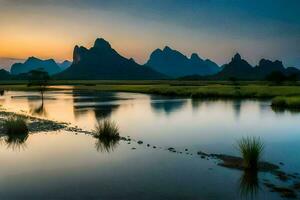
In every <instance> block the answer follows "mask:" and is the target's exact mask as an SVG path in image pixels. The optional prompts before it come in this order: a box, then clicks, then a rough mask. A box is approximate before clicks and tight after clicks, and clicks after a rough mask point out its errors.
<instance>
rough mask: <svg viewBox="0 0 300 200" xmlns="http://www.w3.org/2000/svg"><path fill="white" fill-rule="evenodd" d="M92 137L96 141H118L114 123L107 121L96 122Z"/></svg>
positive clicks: (117, 130) (118, 136)
mask: <svg viewBox="0 0 300 200" xmlns="http://www.w3.org/2000/svg"><path fill="white" fill-rule="evenodd" d="M94 137H95V138H98V139H109V140H115V139H118V140H119V139H120V135H119V128H118V126H117V125H116V123H115V122H113V121H111V120H109V119H104V120H101V121H98V124H97V125H96V128H95V131H94Z"/></svg>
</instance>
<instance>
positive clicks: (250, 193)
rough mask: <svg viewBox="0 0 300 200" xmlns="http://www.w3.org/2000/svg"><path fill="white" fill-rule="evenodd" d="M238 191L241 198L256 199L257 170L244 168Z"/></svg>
mask: <svg viewBox="0 0 300 200" xmlns="http://www.w3.org/2000/svg"><path fill="white" fill-rule="evenodd" d="M239 191H240V195H241V197H242V199H256V196H257V194H258V191H259V180H258V174H257V171H255V170H247V169H246V170H244V173H243V174H242V176H241V178H240V181H239Z"/></svg>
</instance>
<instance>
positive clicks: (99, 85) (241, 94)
mask: <svg viewBox="0 0 300 200" xmlns="http://www.w3.org/2000/svg"><path fill="white" fill-rule="evenodd" d="M62 86H65V87H62ZM0 89H2V90H23V91H28V90H38V88H37V87H28V86H27V84H26V83H25V82H16V83H14V82H2V83H0ZM51 89H76V90H96V91H111V92H137V93H147V94H158V95H167V96H180V97H191V98H231V99H247V98H256V99H263V98H264V99H266V98H268V99H272V98H275V97H279V96H286V97H290V96H300V87H299V86H298V85H297V84H294V85H287V84H286V85H273V84H272V83H270V82H254V81H253V82H249V81H245V82H239V83H238V84H233V83H231V82H228V81H219V82H216V81H212V82H209V81H203V82H202V81H51V82H50V83H49V90H51Z"/></svg>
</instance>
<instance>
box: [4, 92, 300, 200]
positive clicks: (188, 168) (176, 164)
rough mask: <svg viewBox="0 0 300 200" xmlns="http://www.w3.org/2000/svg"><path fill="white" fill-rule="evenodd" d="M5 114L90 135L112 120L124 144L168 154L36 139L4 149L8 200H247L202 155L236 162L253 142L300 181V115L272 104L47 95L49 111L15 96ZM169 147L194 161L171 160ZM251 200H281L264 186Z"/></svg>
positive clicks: (70, 137) (234, 181) (50, 136)
mask: <svg viewBox="0 0 300 200" xmlns="http://www.w3.org/2000/svg"><path fill="white" fill-rule="evenodd" d="M0 104H1V105H2V107H4V108H6V109H7V110H11V111H17V112H26V113H30V114H32V115H36V116H40V117H44V118H49V119H53V120H59V121H64V122H70V123H71V124H73V125H74V126H75V125H76V126H79V127H81V128H84V129H87V130H93V129H94V126H95V124H96V122H97V121H98V120H100V119H103V118H111V119H112V120H114V121H115V122H117V124H118V126H119V128H120V133H121V135H122V136H131V137H132V138H134V139H136V140H142V141H144V143H146V144H147V143H149V144H151V145H155V146H157V147H161V149H160V148H156V149H153V148H151V147H147V146H146V145H145V144H144V145H137V144H136V143H131V144H127V142H125V141H121V142H119V144H116V145H115V146H114V148H113V149H110V150H109V152H108V151H107V150H106V149H103V148H102V146H101V145H99V144H98V143H97V141H96V140H95V139H94V138H93V137H91V136H89V135H82V134H78V135H75V134H74V133H69V132H50V133H47V134H46V133H41V134H34V135H30V136H29V138H28V139H27V141H26V142H25V143H24V144H23V145H22V146H20V147H18V148H12V147H11V146H7V144H5V143H2V144H1V146H0V161H1V163H2V164H1V170H0V198H1V199H26V198H27V199H46V198H48V199H85V198H86V199H247V198H248V199H249V197H251V196H249V195H245V192H243V191H244V190H243V188H245V187H243V186H244V185H243V184H241V182H243V181H242V180H244V179H245V177H246V176H245V174H243V172H241V171H237V170H230V169H225V168H222V167H219V166H217V165H216V163H215V162H216V161H214V160H203V159H200V158H199V157H197V156H196V155H195V153H196V152H197V151H198V150H202V151H206V152H208V153H226V154H232V155H238V154H237V151H236V148H235V146H234V144H235V142H236V140H237V139H239V138H241V137H242V136H248V135H249V136H260V137H261V139H262V140H263V141H264V142H265V145H266V150H265V153H264V155H263V158H264V159H265V160H267V161H270V162H273V163H279V162H283V163H284V166H283V169H284V170H286V171H287V172H299V171H300V159H299V153H300V151H299V149H300V137H299V134H300V123H299V121H300V114H298V113H291V112H275V111H273V110H272V109H271V107H270V102H269V101H253V100H245V101H222V100H219V101H200V100H191V99H185V98H167V97H161V96H153V95H146V94H136V93H119V92H117V93H99V92H92V91H90V92H87V91H84V92H82V91H81V92H80V91H73V90H60V91H51V92H50V91H49V92H47V93H46V95H45V100H44V103H43V107H41V105H42V102H41V99H40V96H39V93H37V92H15V91H8V92H5V94H4V96H2V97H0ZM133 147H135V148H136V150H132V148H133ZM168 147H174V148H176V149H178V150H181V151H184V149H185V148H188V149H189V152H191V153H193V154H194V155H192V156H191V155H185V154H173V153H169V152H168V151H166V150H164V149H165V148H168ZM243 178H244V179H243ZM258 178H259V180H262V179H264V178H268V179H271V178H272V177H270V175H269V174H267V173H261V174H259V177H258ZM244 182H245V181H244ZM253 199H280V197H279V195H278V194H274V193H270V192H267V189H266V188H265V187H264V186H263V185H262V184H260V185H259V188H258V190H257V194H256V196H255V197H254V198H253Z"/></svg>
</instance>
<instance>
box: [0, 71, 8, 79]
mask: <svg viewBox="0 0 300 200" xmlns="http://www.w3.org/2000/svg"><path fill="white" fill-rule="evenodd" d="M8 79H11V75H10V73H9V72H8V71H6V70H5V69H0V80H8Z"/></svg>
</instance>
